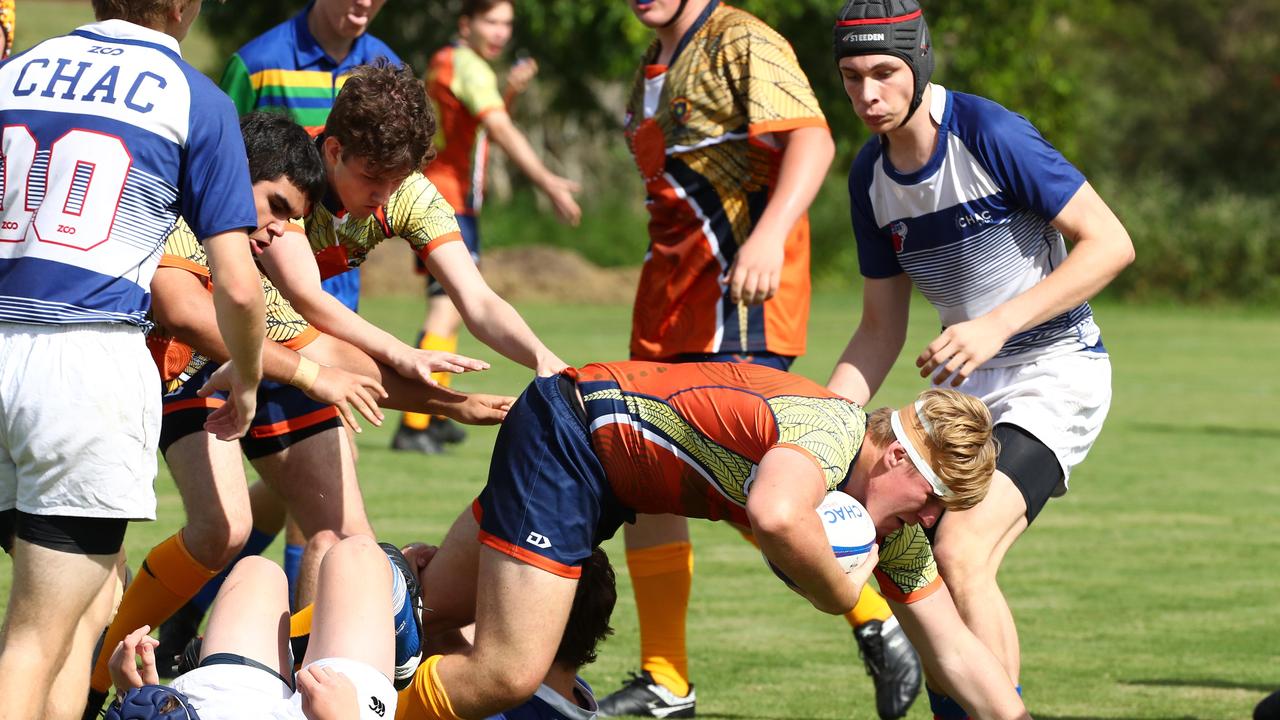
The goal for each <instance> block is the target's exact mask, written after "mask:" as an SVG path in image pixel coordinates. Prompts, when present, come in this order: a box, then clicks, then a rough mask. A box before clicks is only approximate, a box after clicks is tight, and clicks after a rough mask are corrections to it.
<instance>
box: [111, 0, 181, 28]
mask: <svg viewBox="0 0 1280 720" xmlns="http://www.w3.org/2000/svg"><path fill="white" fill-rule="evenodd" d="M193 2H200V0H93V15H94V17H96V18H97V19H98V20H127V21H129V22H131V23H135V24H138V25H151V24H153V23H157V22H160V21H161V20H163V19H164V15H165V13H167V12H169V10H170V8H172V7H173V6H174V5H179V6H181V7H184V8H185V7H186V6H187V5H190V4H191V3H193Z"/></svg>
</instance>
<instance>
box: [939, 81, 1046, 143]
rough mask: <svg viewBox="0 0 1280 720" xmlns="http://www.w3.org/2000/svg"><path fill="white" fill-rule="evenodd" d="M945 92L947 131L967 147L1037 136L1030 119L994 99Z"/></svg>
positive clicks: (1037, 132)
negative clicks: (947, 100) (946, 98)
mask: <svg viewBox="0 0 1280 720" xmlns="http://www.w3.org/2000/svg"><path fill="white" fill-rule="evenodd" d="M935 87H940V86H935ZM946 92H947V94H948V95H950V99H951V111H950V116H949V118H948V125H949V129H950V130H951V132H953V133H955V134H956V135H957V136H959V137H960V139H961V141H963V142H964V143H965V144H966V145H969V146H971V147H972V146H974V145H994V144H1002V143H1005V142H1008V141H1010V140H1014V139H1016V138H1017V137H1020V136H1024V135H1026V134H1027V133H1033V134H1035V135H1037V136H1038V135H1039V131H1037V130H1036V128H1035V126H1034V125H1032V124H1031V121H1030V120H1027V119H1026V118H1025V117H1023V116H1021V115H1019V114H1018V113H1015V112H1013V111H1012V110H1010V109H1008V108H1006V107H1005V106H1003V105H1001V104H1000V103H998V102H996V101H994V100H990V99H988V98H984V97H981V96H979V95H970V94H969V93H961V92H954V91H950V90H948V91H946Z"/></svg>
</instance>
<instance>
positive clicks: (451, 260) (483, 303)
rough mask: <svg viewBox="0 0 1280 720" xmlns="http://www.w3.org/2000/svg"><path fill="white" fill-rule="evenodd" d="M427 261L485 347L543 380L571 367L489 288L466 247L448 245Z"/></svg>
mask: <svg viewBox="0 0 1280 720" xmlns="http://www.w3.org/2000/svg"><path fill="white" fill-rule="evenodd" d="M423 261H424V262H425V263H426V265H427V270H428V271H429V272H430V273H431V276H432V277H434V278H436V279H437V280H439V281H440V284H441V285H442V286H444V289H445V292H446V293H448V295H449V298H450V299H451V300H453V303H454V305H456V306H457V308H458V312H459V313H460V314H461V315H462V320H463V322H465V323H466V324H467V329H468V330H470V331H471V334H473V335H475V336H476V337H477V338H479V340H480V341H481V342H483V343H484V344H485V345H488V346H489V347H491V348H493V349H494V350H497V351H498V352H500V353H502V354H503V355H504V356H506V357H508V358H510V359H512V360H514V361H516V362H518V363H520V364H521V365H524V366H525V367H528V368H533V370H534V371H536V372H537V373H538V375H540V376H544V377H545V376H547V375H554V374H555V373H558V372H560V371H561V370H563V369H564V368H565V367H567V366H568V365H567V363H565V362H564V361H563V360H561V359H560V358H558V357H556V355H555V353H553V352H551V351H550V350H549V349H547V346H546V345H543V344H542V341H541V340H539V339H538V336H537V335H535V334H534V333H533V330H532V329H530V328H529V325H528V323H526V322H525V321H524V318H522V317H520V313H518V312H516V309H515V308H513V307H511V304H510V303H508V302H507V301H506V300H503V299H502V297H501V296H499V295H498V294H497V293H495V292H494V291H493V288H491V287H489V283H487V282H485V280H484V277H483V276H482V275H481V274H480V271H479V270H477V269H476V264H475V262H473V261H472V260H471V256H470V255H469V254H468V253H467V249H466V247H465V246H464V245H463V244H462V243H459V242H451V243H445V244H444V245H441V246H439V247H437V248H436V249H434V250H432V251H431V252H430V253H428V254H427V255H426V257H425V258H423Z"/></svg>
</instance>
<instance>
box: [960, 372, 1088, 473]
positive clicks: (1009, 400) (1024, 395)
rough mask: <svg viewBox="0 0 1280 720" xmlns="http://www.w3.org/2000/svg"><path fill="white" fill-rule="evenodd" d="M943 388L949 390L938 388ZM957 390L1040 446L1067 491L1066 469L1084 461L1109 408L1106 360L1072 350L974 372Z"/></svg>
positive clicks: (993, 418)
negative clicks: (1056, 465)
mask: <svg viewBox="0 0 1280 720" xmlns="http://www.w3.org/2000/svg"><path fill="white" fill-rule="evenodd" d="M942 387H950V385H949V384H948V385H943V386H942ZM956 389H957V390H961V391H963V392H965V393H968V394H970V395H973V396H975V397H977V398H979V399H980V400H982V402H983V403H985V404H986V406H987V407H988V408H989V409H990V410H991V418H992V420H993V421H994V422H995V423H996V424H999V423H1009V424H1011V425H1017V426H1018V427H1020V428H1022V429H1023V430H1026V431H1027V432H1029V433H1031V434H1032V435H1033V436H1035V438H1036V439H1037V440H1039V441H1040V442H1042V443H1044V444H1045V445H1046V446H1047V447H1048V448H1049V449H1050V450H1052V451H1053V454H1054V455H1055V456H1056V457H1057V458H1058V463H1059V464H1060V465H1061V466H1062V483H1061V484H1060V485H1059V486H1058V487H1057V489H1055V490H1054V492H1053V496H1054V497H1058V496H1060V495H1063V494H1065V493H1066V492H1067V482H1068V480H1069V479H1070V477H1071V469H1072V468H1074V467H1075V466H1076V465H1079V464H1080V463H1081V462H1083V461H1084V458H1085V456H1086V455H1088V454H1089V449H1090V448H1091V447H1093V443H1094V441H1095V440H1097V439H1098V434H1099V433H1100V432H1101V431H1102V422H1103V421H1104V420H1106V418H1107V411H1108V410H1109V409H1110V408H1111V359H1110V358H1109V357H1108V356H1107V355H1106V354H1105V353H1093V352H1074V353H1070V354H1067V355H1056V356H1052V357H1047V358H1044V359H1041V360H1034V361H1032V362H1027V363H1022V364H1020V365H1009V366H1005V367H994V368H979V369H978V370H976V371H975V372H974V373H973V374H972V375H970V376H969V379H968V380H966V381H965V382H964V384H962V385H961V386H960V387H959V388H956Z"/></svg>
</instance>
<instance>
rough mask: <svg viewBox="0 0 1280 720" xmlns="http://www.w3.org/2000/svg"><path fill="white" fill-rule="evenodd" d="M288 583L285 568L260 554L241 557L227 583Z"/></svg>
mask: <svg viewBox="0 0 1280 720" xmlns="http://www.w3.org/2000/svg"><path fill="white" fill-rule="evenodd" d="M245 582H250V583H261V584H266V583H285V584H287V583H288V580H287V579H286V578H285V576H284V570H281V569H280V566H279V565H277V564H276V563H275V562H274V561H271V560H268V559H266V558H264V557H260V556H258V555H252V556H250V557H246V558H240V561H239V562H237V563H236V565H235V567H234V568H232V570H231V574H230V575H229V576H228V577H227V584H228V585H234V584H239V583H245Z"/></svg>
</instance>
